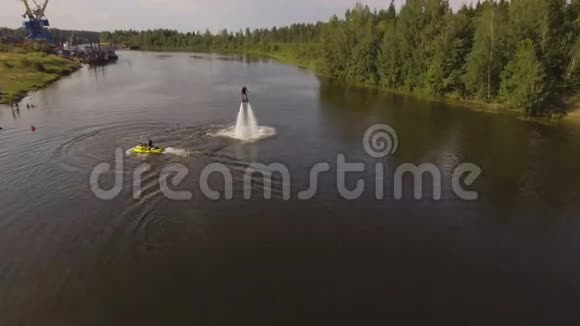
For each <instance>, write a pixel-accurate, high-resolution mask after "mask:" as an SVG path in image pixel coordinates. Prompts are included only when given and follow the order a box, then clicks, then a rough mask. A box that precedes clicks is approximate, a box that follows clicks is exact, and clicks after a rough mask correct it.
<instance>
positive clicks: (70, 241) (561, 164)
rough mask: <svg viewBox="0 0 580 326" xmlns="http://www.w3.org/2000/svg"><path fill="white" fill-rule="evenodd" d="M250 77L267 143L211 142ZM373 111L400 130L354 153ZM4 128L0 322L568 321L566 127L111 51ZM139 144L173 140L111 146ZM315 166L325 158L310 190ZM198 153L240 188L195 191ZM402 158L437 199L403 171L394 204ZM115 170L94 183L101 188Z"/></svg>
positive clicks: (272, 72) (214, 185) (578, 130)
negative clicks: (464, 194)
mask: <svg viewBox="0 0 580 326" xmlns="http://www.w3.org/2000/svg"><path fill="white" fill-rule="evenodd" d="M242 85H247V86H248V88H249V90H250V100H251V102H252V108H253V110H254V113H255V115H256V118H257V120H258V122H259V124H260V125H261V126H266V127H269V128H272V130H275V131H276V133H275V135H272V137H269V138H266V139H261V140H260V141H255V142H241V141H237V140H235V139H230V138H223V137H219V136H218V134H219V132H220V130H224V129H227V128H231V127H232V126H234V125H235V119H236V116H237V115H238V109H239V108H240V94H239V91H240V88H241V86H242ZM26 103H33V104H35V105H36V107H35V108H32V109H26V105H25V104H26ZM375 124H386V125H389V126H390V127H391V136H392V138H394V137H395V134H394V133H396V137H397V139H398V147H396V148H394V147H393V148H392V151H391V155H388V156H381V157H379V158H376V157H373V156H372V155H369V153H368V152H367V151H368V148H367V149H365V146H364V145H363V138H364V137H363V136H364V135H365V131H366V130H367V129H368V128H370V127H371V126H373V125H375ZM32 125H34V126H35V127H36V131H32V130H31V126H32ZM0 126H1V127H3V128H4V129H3V130H1V131H0V325H81V324H82V325H159V324H168V325H182V324H189V325H193V324H199V325H224V324H229V325H232V324H241V325H280V324H284V325H299V324H319V325H325V324H333V323H349V324H360V325H363V324H371V323H372V324H375V323H376V322H378V321H381V322H384V321H393V322H396V323H398V324H401V323H403V324H421V325H426V324H446V325H450V324H457V325H468V324H469V325H503V324H505V325H514V324H526V325H554V324H560V325H563V324H578V322H580V314H578V312H577V307H578V302H580V124H577V123H574V122H569V121H567V122H562V123H559V124H557V125H543V124H538V123H535V122H529V121H523V120H521V119H518V118H517V117H514V116H511V115H507V114H490V113H484V112H476V111H473V110H467V109H465V108H462V107H460V106H457V105H450V104H445V103H441V102H433V101H426V100H420V99H416V98H412V97H405V96H401V95H394V94H390V93H386V92H384V91H379V90H376V89H367V88H361V87H355V86H349V85H345V84H343V83H340V82H337V81H331V80H327V79H324V78H319V77H316V76H315V75H313V74H311V73H309V72H307V71H303V70H301V69H299V68H296V67H293V66H288V65H282V64H279V63H276V62H273V61H270V60H265V59H253V58H246V57H239V56H221V55H208V54H200V55H194V54H187V53H142V52H121V53H120V59H119V61H118V62H117V63H116V64H111V65H108V66H105V67H97V68H89V67H85V68H83V69H82V70H80V71H78V72H76V73H74V74H73V75H71V76H68V77H65V78H63V79H62V80H60V81H59V82H57V83H54V84H53V85H51V86H49V87H48V88H46V89H44V90H42V91H38V92H35V93H32V94H31V96H30V97H28V98H26V99H24V100H23V102H22V103H21V105H20V110H19V112H18V111H11V110H10V108H8V107H2V108H0ZM147 138H151V139H152V140H154V141H155V143H156V144H157V145H159V146H162V147H170V148H171V150H170V153H166V154H164V155H157V156H135V155H126V154H125V152H126V150H128V149H130V148H131V147H133V146H135V145H136V144H137V143H138V142H139V141H140V140H141V139H145V140H146V139H147ZM378 145H380V144H378ZM367 147H368V146H367ZM117 149H118V150H117ZM395 149H396V150H395ZM116 150H117V152H119V153H122V155H121V156H120V157H121V160H122V162H123V166H122V169H120V170H119V172H120V173H117V175H118V176H119V175H120V176H122V179H123V180H122V183H121V187H122V188H121V191H120V193H119V194H118V195H117V196H114V198H113V199H111V200H103V199H99V198H98V197H97V196H96V195H95V193H94V192H93V190H92V188H91V182H90V179H91V172H92V171H93V169H94V168H95V167H96V166H97V165H99V164H100V163H110V164H111V165H112V166H114V165H115V155H116ZM371 154H373V153H371ZM339 155H343V157H344V158H345V159H346V161H347V162H350V163H354V162H359V163H362V164H363V167H364V171H361V172H356V173H348V174H347V176H346V186H347V188H348V189H350V190H353V189H354V188H355V186H356V185H357V180H362V181H364V183H365V184H364V185H365V189H364V191H363V193H362V194H361V195H360V196H358V197H359V198H357V199H353V200H347V199H346V198H345V196H344V193H343V192H340V191H339V188H340V187H339V185H338V184H337V182H340V181H341V178H340V177H339V174H340V171H341V169H342V168H341V167H340V166H341V165H340V164H338V163H337V160H338V157H339ZM375 156H378V155H375ZM254 162H259V163H262V164H270V163H281V164H283V165H284V166H285V167H286V168H287V169H288V171H289V174H290V176H291V179H290V180H289V181H287V180H284V178H283V177H282V176H281V174H278V173H274V174H273V176H272V182H271V184H268V183H265V182H264V178H263V177H261V176H260V174H252V175H249V174H248V175H249V176H250V177H249V178H245V177H244V175H245V174H246V171H247V169H248V167H252V166H253V165H252V163H254ZM323 162H328V164H329V167H330V171H329V172H325V173H321V174H320V175H319V177H318V182H317V191H316V192H315V194H314V197H313V198H311V199H308V200H304V198H302V197H300V196H299V194H300V193H301V192H303V191H305V190H307V189H308V188H309V186H310V185H311V178H310V172H311V169H312V167H313V166H315V165H316V164H318V163H323ZM144 163H147V164H149V167H150V169H149V170H148V171H146V172H144V173H143V176H142V178H141V179H142V180H141V192H140V193H135V192H134V191H133V184H134V182H133V181H134V180H135V179H136V178H134V177H133V174H134V171H135V169H136V168H137V167H139V166H140V165H141V164H144ZM212 163H218V164H219V166H221V167H226V168H227V170H228V171H230V173H231V174H232V189H233V198H231V199H227V198H225V197H224V195H225V190H226V189H227V187H226V186H225V184H224V179H223V178H222V177H220V175H219V173H214V174H212V175H211V176H210V177H209V180H208V185H209V186H210V187H211V189H213V190H215V191H217V193H218V194H219V195H220V196H221V199H219V200H213V199H210V198H209V197H208V196H207V195H206V194H205V193H204V191H203V190H202V188H201V186H200V181H203V180H204V178H203V177H202V171H204V169H205V168H206V167H207V166H208V164H212ZM405 163H412V164H416V165H419V164H422V163H431V164H433V165H432V167H436V168H437V169H438V171H439V172H440V174H441V180H442V183H441V187H440V189H441V198H440V200H436V199H433V193H435V192H436V190H437V189H438V187H437V186H436V184H434V183H433V182H430V181H431V177H429V176H426V177H425V178H423V179H422V180H423V181H424V185H423V189H422V192H421V194H423V197H422V198H421V199H415V198H414V197H413V190H414V189H413V179H412V178H411V177H410V175H409V174H407V175H405V177H404V178H403V179H402V185H401V186H402V189H403V191H402V195H403V197H402V199H399V200H398V199H396V198H395V191H394V187H395V180H396V178H395V174H396V171H397V169H398V168H399V167H400V166H402V165H404V164H405ZM463 163H473V164H475V165H477V166H478V167H479V168H480V169H481V174H480V176H479V177H478V178H476V180H475V181H474V182H473V183H472V184H471V185H466V184H465V182H464V183H463V186H464V188H465V189H467V190H469V191H476V192H477V193H478V196H479V197H478V199H476V200H462V199H461V198H460V197H459V195H457V193H456V192H455V191H454V190H453V187H452V182H451V180H452V175H453V173H454V171H456V169H457V167H458V166H460V165H461V164H463ZM176 164H178V165H176ZM377 164H382V165H383V168H382V169H381V171H383V174H384V175H383V179H382V182H381V181H380V179H379V182H378V183H379V184H382V185H383V186H384V187H383V191H384V193H383V198H382V199H379V200H377V198H376V197H377V191H376V189H375V184H376V183H377V182H376V179H377V175H378V174H377V173H376V170H375V168H376V166H377ZM168 166H174V167H175V166H179V167H182V168H187V171H188V174H187V176H185V178H184V180H183V181H182V182H179V183H177V184H172V183H171V180H172V179H171V176H173V175H174V174H171V173H169V175H170V178H169V180H170V182H169V185H168V187H169V188H170V190H171V191H189V192H190V193H191V194H192V196H191V198H190V199H188V200H174V199H170V198H168V196H167V194H166V192H167V191H165V190H163V189H162V187H161V186H160V182H159V178H160V176H163V175H166V174H165V172H162V171H164V169H166V168H167V167H168ZM262 170H263V169H262ZM114 172H115V171H114V168H113V169H110V170H109V171H106V172H103V174H102V175H101V176H100V178H99V179H98V185H100V187H102V188H103V189H109V188H110V187H111V186H112V185H113V181H114V176H115V173H114ZM246 179H247V180H246ZM245 181H247V182H245ZM460 181H461V180H460ZM93 186H95V184H93ZM286 187H288V188H286ZM244 189H246V190H250V195H251V198H250V199H245V198H244V196H243V193H244ZM287 189H289V193H286V192H285V191H286V190H287ZM265 190H266V191H271V193H272V195H271V199H269V200H266V199H264V191H265ZM286 196H289V197H290V198H289V200H286V199H287V197H286ZM300 198H302V199H300ZM383 324H384V323H383Z"/></svg>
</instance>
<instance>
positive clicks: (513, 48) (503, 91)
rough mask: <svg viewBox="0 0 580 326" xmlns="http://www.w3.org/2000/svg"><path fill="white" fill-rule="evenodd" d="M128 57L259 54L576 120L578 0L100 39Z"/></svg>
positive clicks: (362, 13) (422, 4) (365, 13)
mask: <svg viewBox="0 0 580 326" xmlns="http://www.w3.org/2000/svg"><path fill="white" fill-rule="evenodd" d="M100 38H101V40H103V41H105V42H111V43H115V44H120V45H123V46H125V47H127V48H129V49H141V50H157V51H191V52H217V53H239V54H257V55H265V56H268V57H272V58H274V59H276V60H278V61H280V62H282V63H288V64H294V65H297V66H300V67H304V68H307V69H309V70H312V71H314V72H316V73H317V74H320V75H323V76H329V77H333V78H336V79H340V80H344V81H347V82H349V83H352V84H357V85H367V86H372V87H379V88H381V89H385V90H390V91H394V92H398V93H404V94H413V95H418V96H420V97H425V98H434V99H438V100H439V99H443V100H449V101H454V102H460V103H463V104H466V105H468V106H472V105H473V106H478V107H480V108H483V107H485V110H490V111H515V112H519V113H520V114H521V115H523V116H527V117H529V118H534V119H535V118H545V117H548V118H549V117H560V116H562V115H565V114H566V113H567V112H569V111H570V110H577V107H578V95H577V94H578V93H579V92H578V90H579V89H580V0H571V1H566V0H513V1H505V0H499V1H490V0H486V1H483V2H479V1H478V2H477V3H476V4H475V5H464V6H463V7H461V8H460V9H459V10H452V9H451V8H450V6H449V3H448V2H447V1H444V0H407V1H406V2H405V3H404V4H403V5H402V6H401V8H400V9H399V10H396V9H395V6H394V4H393V3H391V5H390V6H389V7H388V8H384V9H381V10H378V11H377V10H371V9H370V8H369V7H367V6H363V5H361V4H357V5H355V7H354V8H353V9H350V10H348V11H347V12H346V13H345V15H344V17H342V18H338V17H337V16H333V17H332V18H330V20H329V21H328V22H318V23H315V24H293V25H290V26H286V27H273V28H270V29H266V28H261V29H254V30H250V29H245V30H240V31H237V32H232V31H228V30H222V31H221V32H219V33H215V34H213V33H211V32H210V31H205V32H188V33H182V32H177V31H175V30H168V29H157V30H148V31H133V30H129V31H114V32H104V33H101V36H100Z"/></svg>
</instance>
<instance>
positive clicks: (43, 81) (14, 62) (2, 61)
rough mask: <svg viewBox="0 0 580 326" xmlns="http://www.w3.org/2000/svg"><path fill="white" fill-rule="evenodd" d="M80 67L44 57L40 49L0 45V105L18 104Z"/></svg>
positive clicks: (76, 64)
mask: <svg viewBox="0 0 580 326" xmlns="http://www.w3.org/2000/svg"><path fill="white" fill-rule="evenodd" d="M80 67H81V65H80V64H79V63H78V62H75V61H72V60H68V59H65V58H62V57H59V56H56V55H52V54H47V53H45V52H43V51H42V49H40V48H36V47H33V48H27V47H16V46H2V45H0V104H8V103H10V102H11V101H18V100H20V99H22V98H23V97H25V96H26V94H28V92H31V91H34V90H38V89H41V88H44V87H46V86H47V85H49V84H50V83H52V82H55V81H57V80H59V79H60V78H62V77H63V76H66V75H70V74H71V73H73V72H74V71H76V70H78V69H79V68H80Z"/></svg>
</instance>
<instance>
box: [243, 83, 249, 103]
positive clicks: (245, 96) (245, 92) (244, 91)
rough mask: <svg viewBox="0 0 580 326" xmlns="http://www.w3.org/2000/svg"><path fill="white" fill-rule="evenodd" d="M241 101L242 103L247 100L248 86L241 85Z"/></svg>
mask: <svg viewBox="0 0 580 326" xmlns="http://www.w3.org/2000/svg"><path fill="white" fill-rule="evenodd" d="M242 102H244V103H247V102H249V99H248V88H247V87H246V86H244V87H242Z"/></svg>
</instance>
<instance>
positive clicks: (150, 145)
mask: <svg viewBox="0 0 580 326" xmlns="http://www.w3.org/2000/svg"><path fill="white" fill-rule="evenodd" d="M147 147H149V149H153V141H152V140H151V138H150V139H149V140H148V141H147Z"/></svg>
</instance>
